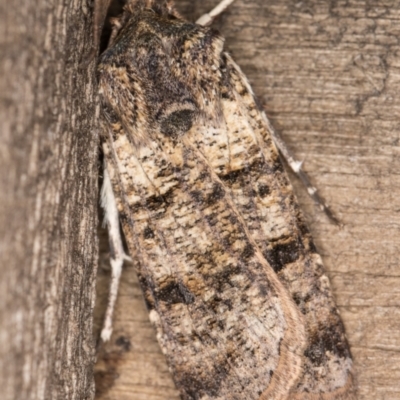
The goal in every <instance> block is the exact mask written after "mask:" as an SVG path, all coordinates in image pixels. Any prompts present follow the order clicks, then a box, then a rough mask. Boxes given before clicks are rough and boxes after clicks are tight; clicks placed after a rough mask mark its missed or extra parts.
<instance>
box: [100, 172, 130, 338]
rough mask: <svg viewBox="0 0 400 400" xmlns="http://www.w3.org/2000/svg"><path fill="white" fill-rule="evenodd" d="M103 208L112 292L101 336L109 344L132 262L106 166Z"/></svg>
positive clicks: (102, 197) (102, 196)
mask: <svg viewBox="0 0 400 400" xmlns="http://www.w3.org/2000/svg"><path fill="white" fill-rule="evenodd" d="M101 206H102V208H103V209H104V223H105V224H106V225H107V230H108V240H109V245H110V263H111V282H110V291H109V294H108V304H107V310H106V314H105V317H104V323H103V329H102V331H101V335H100V336H101V339H102V340H103V341H104V342H107V341H108V340H110V337H111V333H112V317H113V313H114V306H115V301H116V299H117V294H118V287H119V281H120V277H121V272H122V265H123V263H124V261H125V260H126V261H128V260H129V261H131V258H130V257H129V256H128V255H127V254H125V251H124V246H123V244H122V237H121V231H120V227H119V215H118V209H117V203H116V201H115V196H114V192H113V190H112V186H111V180H110V176H109V175H108V172H107V168H106V166H104V180H103V186H102V188H101Z"/></svg>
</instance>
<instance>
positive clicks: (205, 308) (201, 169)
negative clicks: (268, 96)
mask: <svg viewBox="0 0 400 400" xmlns="http://www.w3.org/2000/svg"><path fill="white" fill-rule="evenodd" d="M98 74H99V87H100V99H101V131H102V140H103V151H104V156H105V173H104V185H103V190H102V202H103V206H104V208H105V213H106V220H107V224H108V229H109V232H110V234H109V236H110V244H111V263H112V270H113V277H112V283H111V290H110V300H109V302H110V304H109V307H108V310H107V313H106V320H105V326H104V328H103V331H102V338H103V340H108V339H109V337H110V335H111V319H112V309H113V304H114V302H115V298H116V293H117V287H118V279H119V275H120V271H121V267H122V263H123V260H124V259H125V258H127V256H126V255H125V253H124V250H123V246H122V241H121V238H120V235H119V221H120V222H121V224H122V228H123V232H124V235H125V238H126V242H127V246H128V248H129V254H130V256H131V257H132V258H135V260H137V261H138V265H139V267H138V271H137V274H138V277H139V280H140V284H141V286H142V289H143V293H144V297H145V300H146V304H147V306H148V309H149V316H150V320H151V322H152V323H153V325H154V326H155V329H156V332H157V339H158V341H159V344H160V346H161V349H162V351H163V353H164V354H165V357H166V359H167V362H168V365H169V368H170V370H171V372H172V375H173V378H174V381H175V383H176V386H177V388H178V389H179V391H180V393H181V397H182V399H184V400H188V399H201V400H206V399H207V400H211V399H213V400H214V399H215V400H216V399H219V400H239V399H246V400H253V399H254V400H255V399H260V400H266V399H271V400H272V399H273V400H278V399H301V400H306V399H310V400H314V399H315V400H317V399H318V400H319V399H321V400H322V399H327V400H328V399H329V400H330V399H342V400H345V399H346V400H347V399H356V391H355V383H354V372H353V366H352V359H351V354H350V351H349V347H348V343H347V340H346V337H345V332H344V328H343V324H342V322H341V319H340V316H339V313H338V310H337V308H336V305H335V303H334V299H333V297H332V291H331V288H330V284H329V281H328V278H327V276H326V275H325V274H324V270H323V265H322V260H321V257H320V256H319V255H318V253H317V252H316V249H315V246H314V244H313V241H312V239H311V237H310V233H309V231H308V229H307V227H306V226H305V223H304V218H303V216H302V214H301V211H300V210H299V207H298V205H297V201H296V198H295V196H294V193H293V189H292V187H291V185H290V182H289V180H288V178H287V176H286V173H285V171H284V169H283V166H282V162H281V160H280V157H279V153H278V150H277V147H276V145H275V143H274V140H273V138H274V132H273V130H272V127H271V125H270V123H269V121H268V120H267V117H266V116H265V114H264V113H263V112H262V111H260V109H259V108H258V107H257V104H256V101H255V97H254V94H253V92H252V89H251V87H250V85H249V83H248V81H247V79H246V77H245V76H244V75H243V73H242V72H241V70H240V68H239V67H238V66H237V65H236V64H235V62H234V61H233V60H232V58H231V57H230V55H229V54H228V53H226V52H225V51H224V49H223V39H222V37H221V36H220V35H219V34H218V33H217V32H215V31H214V30H213V29H212V28H210V27H208V26H204V25H202V24H196V23H191V22H188V21H185V20H184V19H183V18H182V17H181V16H180V15H179V14H178V13H177V11H176V10H175V9H174V7H173V6H172V5H171V4H170V3H169V2H165V1H161V0H160V1H159V0H131V1H129V2H128V3H127V4H126V5H125V8H124V11H123V13H122V15H121V16H120V17H118V18H117V19H115V20H114V27H113V31H112V35H111V38H110V42H109V45H108V48H107V50H106V51H105V52H104V53H103V54H102V55H101V57H100V61H99V64H98ZM289 162H290V163H292V166H293V165H294V166H295V167H296V165H297V169H298V170H299V169H300V168H299V165H298V164H295V162H294V161H293V159H291V158H290V157H289ZM311 192H313V191H312V190H311ZM311 194H313V193H311Z"/></svg>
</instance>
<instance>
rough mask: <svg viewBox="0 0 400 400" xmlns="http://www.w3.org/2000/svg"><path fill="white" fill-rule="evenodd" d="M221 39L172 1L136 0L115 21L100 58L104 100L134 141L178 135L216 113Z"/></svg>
mask: <svg viewBox="0 0 400 400" xmlns="http://www.w3.org/2000/svg"><path fill="white" fill-rule="evenodd" d="M222 48H223V40H222V39H221V38H220V36H219V35H218V34H217V33H216V32H215V31H213V30H212V29H211V28H209V27H202V26H199V25H196V24H194V23H190V22H187V21H184V20H183V19H181V17H180V16H179V14H177V13H176V12H175V11H174V9H173V8H172V7H171V5H170V3H168V2H164V1H155V0H141V1H140V0H134V1H131V2H129V3H128V5H127V6H126V7H125V10H124V13H123V15H122V16H121V17H120V18H118V19H117V20H115V22H114V32H113V37H112V39H111V44H110V46H109V48H108V49H107V50H106V51H105V52H104V53H103V55H102V56H101V58H100V62H99V78H100V88H101V97H102V101H103V102H104V103H106V104H107V106H108V107H109V108H110V109H112V111H113V114H114V115H115V116H117V119H119V122H120V124H121V126H122V127H123V129H124V130H125V131H126V133H127V134H129V135H130V136H131V137H132V138H133V139H132V141H134V142H135V143H139V144H140V143H143V142H144V141H146V140H151V139H152V138H153V137H155V136H156V135H157V134H160V133H161V134H164V135H168V136H173V137H179V136H181V135H183V134H185V133H186V132H187V131H189V130H190V129H191V127H192V125H193V123H194V122H195V121H197V122H198V123H201V119H202V118H207V119H209V118H210V117H211V118H214V117H215V115H216V114H218V113H220V105H219V104H220V96H221V94H220V91H219V85H220V80H221V71H220V67H221V65H220V64H221V52H222Z"/></svg>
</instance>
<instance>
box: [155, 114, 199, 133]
mask: <svg viewBox="0 0 400 400" xmlns="http://www.w3.org/2000/svg"><path fill="white" fill-rule="evenodd" d="M194 114H195V113H194V111H193V110H188V109H184V110H179V111H175V112H172V113H171V114H169V115H168V116H167V117H165V118H164V119H163V120H162V122H161V132H162V133H163V134H164V135H168V136H177V135H181V134H183V133H185V132H187V131H188V130H189V129H190V128H191V127H192V124H193V118H194Z"/></svg>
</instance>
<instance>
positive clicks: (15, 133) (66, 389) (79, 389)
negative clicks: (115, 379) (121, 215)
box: [0, 0, 98, 400]
mask: <svg viewBox="0 0 400 400" xmlns="http://www.w3.org/2000/svg"><path fill="white" fill-rule="evenodd" d="M90 20H91V16H90V10H89V9H88V8H87V7H86V2H84V1H79V0H78V1H75V2H63V1H57V0H55V1H52V2H48V1H43V0H38V1H35V2H32V1H29V0H28V1H24V0H23V1H21V2H18V3H10V2H1V4H0V53H1V56H0V164H1V175H0V258H1V263H0V265H1V266H0V387H1V395H0V397H1V398H2V399H4V400H17V399H18V400H19V399H24V400H28V399H29V400H44V399H46V400H47V399H63V400H64V399H65V400H66V399H91V398H93V395H94V384H93V364H94V356H95V354H94V346H93V339H92V329H93V326H92V313H93V303H94V294H95V290H94V289H95V277H96V266H97V254H98V249H97V243H98V241H97V236H96V234H95V233H96V226H97V224H98V220H97V189H98V187H97V183H98V179H97V176H98V172H97V163H98V134H97V131H96V130H95V128H94V127H95V121H96V119H95V106H96V80H95V74H94V62H92V64H91V65H90V66H88V67H86V68H84V69H83V70H79V69H78V66H79V65H80V63H81V61H82V59H83V57H84V55H85V54H88V53H89V49H90V41H89V23H90Z"/></svg>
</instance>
